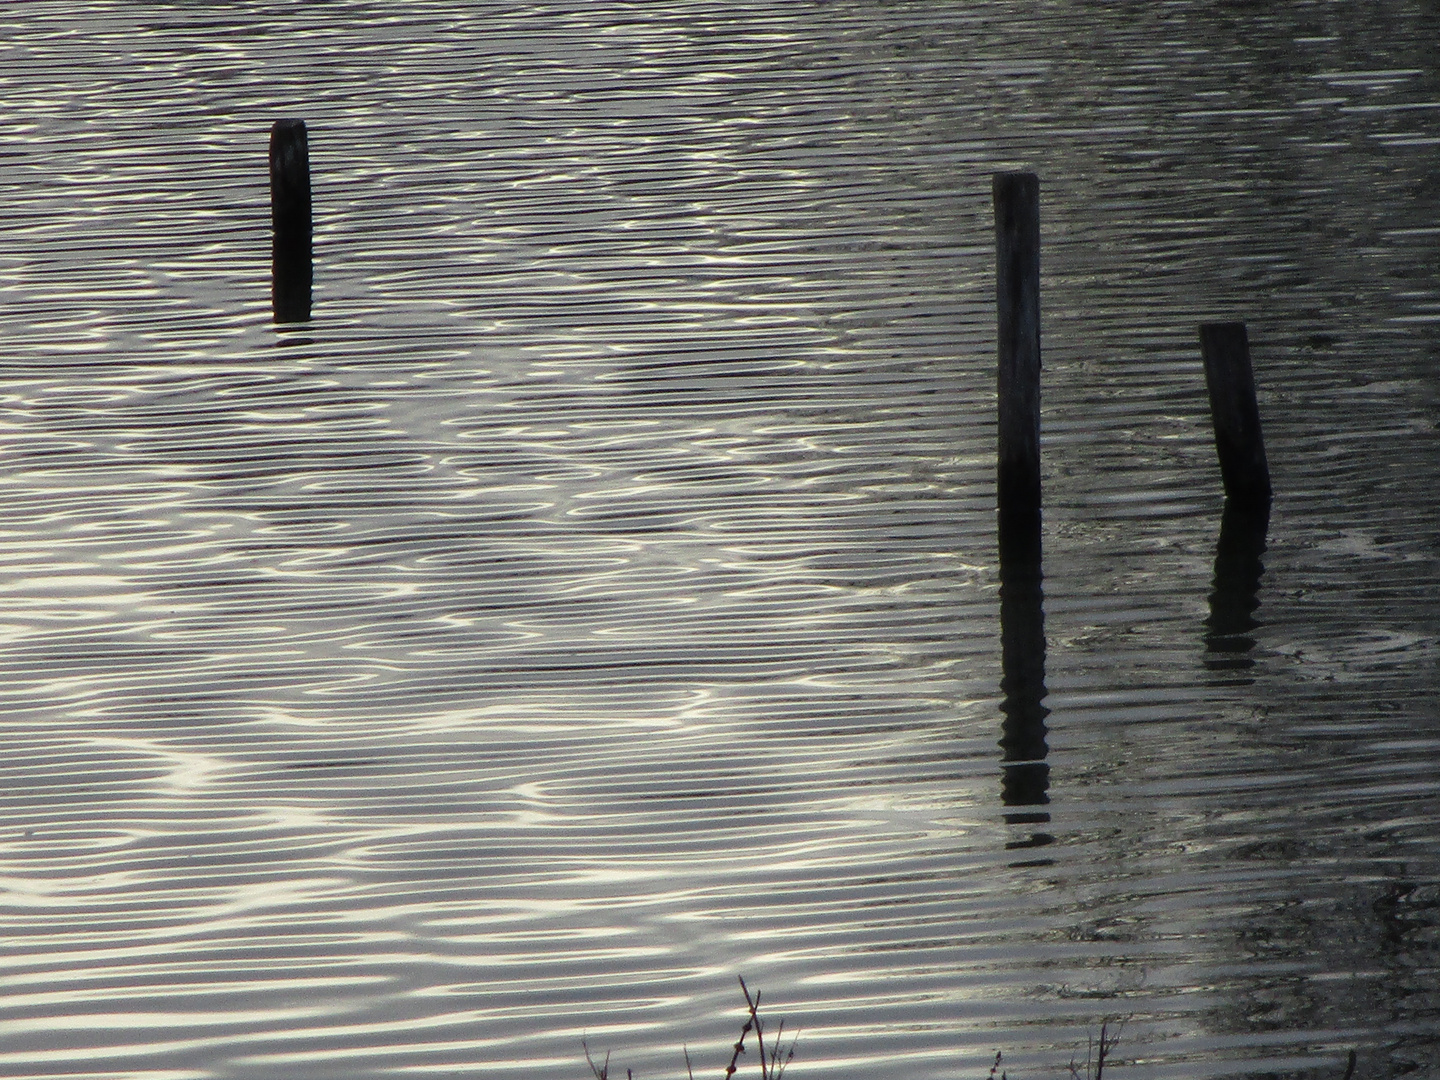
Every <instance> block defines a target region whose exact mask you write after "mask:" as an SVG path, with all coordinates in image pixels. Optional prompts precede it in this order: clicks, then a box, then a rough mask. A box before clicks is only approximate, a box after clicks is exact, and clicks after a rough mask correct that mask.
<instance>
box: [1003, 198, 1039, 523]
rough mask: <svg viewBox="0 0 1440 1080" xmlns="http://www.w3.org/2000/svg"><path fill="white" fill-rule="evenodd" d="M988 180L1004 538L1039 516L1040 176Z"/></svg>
mask: <svg viewBox="0 0 1440 1080" xmlns="http://www.w3.org/2000/svg"><path fill="white" fill-rule="evenodd" d="M992 183H993V191H994V198H995V312H996V323H997V330H998V335H997V336H998V342H999V378H998V380H997V387H998V390H999V398H1000V401H999V436H1000V439H999V457H998V462H997V465H998V468H997V476H996V481H997V484H996V487H997V495H998V503H999V509H1000V519H1001V523H1000V529H1001V533H1002V536H1003V534H1004V532H1005V530H1006V528H1007V522H1008V523H1009V524H1011V525H1018V527H1020V528H1028V525H1026V524H1024V523H1023V519H1025V518H1029V517H1032V516H1033V517H1036V518H1038V517H1039V515H1040V178H1039V177H1038V176H1036V175H1035V174H1034V173H1028V172H1021V173H996V174H995V176H994V177H993V181H992ZM1002 543H1003V540H1002Z"/></svg>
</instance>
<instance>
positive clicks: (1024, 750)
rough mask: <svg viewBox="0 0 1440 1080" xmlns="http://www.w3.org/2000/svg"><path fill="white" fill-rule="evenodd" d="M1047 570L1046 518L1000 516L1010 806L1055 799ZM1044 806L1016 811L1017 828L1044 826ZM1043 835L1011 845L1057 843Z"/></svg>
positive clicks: (1005, 784) (1005, 771) (1003, 742)
mask: <svg viewBox="0 0 1440 1080" xmlns="http://www.w3.org/2000/svg"><path fill="white" fill-rule="evenodd" d="M1042 578H1043V575H1042V573H1041V568H1040V518H1039V515H1015V516H1002V517H1001V519H1000V655H1001V664H1002V669H1003V674H1002V677H1001V681H1000V689H1001V692H1002V693H1003V694H1004V698H1003V700H1002V701H1001V703H1000V709H1001V711H1002V712H1003V713H1004V714H1005V720H1004V723H1003V725H1002V734H1001V738H1000V746H1001V748H1002V749H1003V750H1004V756H1003V758H1002V761H1003V762H1004V765H1003V766H1002V773H1001V781H1000V795H1001V800H1002V801H1003V802H1004V804H1005V806H1007V807H1040V806H1044V805H1046V804H1047V803H1049V801H1050V796H1049V794H1048V791H1049V787H1050V766H1049V765H1048V764H1046V762H1045V756H1046V754H1047V753H1049V747H1048V746H1047V745H1046V743H1045V734H1046V730H1047V729H1046V727H1045V718H1046V717H1047V716H1048V715H1050V710H1049V709H1047V708H1046V707H1045V612H1044V609H1043V606H1042V600H1043V592H1042V589H1041V581H1042ZM1049 820H1050V814H1049V813H1048V812H1047V811H1044V810H1019V809H1015V810H1011V811H1010V812H1009V813H1007V814H1006V815H1005V821H1006V822H1007V823H1008V824H1011V825H1039V824H1044V823H1046V822H1048V821H1049ZM1053 839H1054V838H1053V837H1051V836H1050V835H1049V834H1048V833H1043V832H1037V833H1033V834H1031V836H1030V837H1029V838H1027V839H1025V840H1016V841H1012V842H1010V843H1008V844H1007V845H1006V847H1007V848H1011V849H1019V848H1035V847H1044V846H1045V845H1047V844H1049V843H1051V842H1052V841H1053Z"/></svg>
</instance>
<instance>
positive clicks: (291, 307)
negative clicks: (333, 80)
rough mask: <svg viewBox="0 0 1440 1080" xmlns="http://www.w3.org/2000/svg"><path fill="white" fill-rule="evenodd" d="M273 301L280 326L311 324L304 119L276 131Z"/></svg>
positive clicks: (273, 132)
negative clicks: (283, 324)
mask: <svg viewBox="0 0 1440 1080" xmlns="http://www.w3.org/2000/svg"><path fill="white" fill-rule="evenodd" d="M270 217H271V222H272V225H273V228H274V232H273V243H272V247H271V254H272V264H271V277H270V300H271V306H272V307H273V309H274V313H275V321H276V322H277V323H290V322H309V321H310V290H311V285H312V282H313V270H312V268H311V262H312V254H313V252H312V234H311V224H310V149H309V145H308V140H307V136H306V132H305V121H303V120H278V121H276V123H275V126H274V127H273V128H271V129H270Z"/></svg>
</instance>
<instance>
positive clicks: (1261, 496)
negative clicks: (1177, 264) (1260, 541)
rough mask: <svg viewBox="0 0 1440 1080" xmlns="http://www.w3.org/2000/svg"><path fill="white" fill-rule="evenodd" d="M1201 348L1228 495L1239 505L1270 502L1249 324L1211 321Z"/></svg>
mask: <svg viewBox="0 0 1440 1080" xmlns="http://www.w3.org/2000/svg"><path fill="white" fill-rule="evenodd" d="M1200 351H1201V354H1202V355H1203V356H1204V358H1205V384H1206V386H1207V387H1208V388H1209V391H1210V417H1211V419H1212V420H1213V421H1214V424H1215V450H1216V452H1217V453H1218V454H1219V457H1220V475H1221V478H1222V479H1223V480H1224V482H1225V497H1226V499H1227V500H1228V501H1230V502H1232V503H1234V504H1235V505H1236V506H1237V507H1246V508H1251V509H1252V510H1258V509H1259V508H1260V507H1268V506H1269V505H1270V498H1271V490H1270V465H1269V462H1268V461H1267V460H1266V458H1265V440H1264V439H1263V438H1262V437H1261V434H1260V406H1259V404H1258V403H1257V402H1256V400H1255V373H1254V370H1253V368H1252V367H1251V365H1250V341H1249V338H1248V337H1247V336H1246V333H1245V324H1244V323H1243V322H1222V323H1205V324H1204V325H1203V326H1201V327H1200Z"/></svg>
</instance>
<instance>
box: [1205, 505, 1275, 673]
mask: <svg viewBox="0 0 1440 1080" xmlns="http://www.w3.org/2000/svg"><path fill="white" fill-rule="evenodd" d="M1269 527H1270V508H1269V507H1268V506H1262V507H1259V508H1241V507H1240V506H1237V505H1236V504H1234V503H1232V502H1231V501H1230V500H1228V499H1227V500H1226V501H1225V512H1224V515H1223V516H1222V517H1221V519H1220V540H1219V542H1218V543H1217V544H1216V545H1215V579H1214V582H1213V584H1212V586H1211V590H1210V617H1209V618H1208V619H1206V620H1205V666H1206V667H1207V668H1209V669H1211V670H1212V671H1229V672H1236V671H1244V670H1246V669H1247V668H1251V667H1253V666H1254V665H1255V658H1254V657H1253V656H1251V655H1250V652H1251V650H1253V649H1254V648H1255V639H1254V637H1252V636H1251V631H1253V630H1255V629H1256V628H1257V627H1258V626H1259V625H1260V623H1259V621H1258V620H1257V619H1256V618H1255V609H1256V608H1258V607H1259V606H1260V577H1261V575H1262V574H1264V572H1265V566H1264V564H1263V563H1262V562H1261V561H1260V557H1261V556H1262V555H1263V554H1264V553H1265V536H1266V533H1267V531H1268V530H1269ZM1245 681H1248V680H1245Z"/></svg>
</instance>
